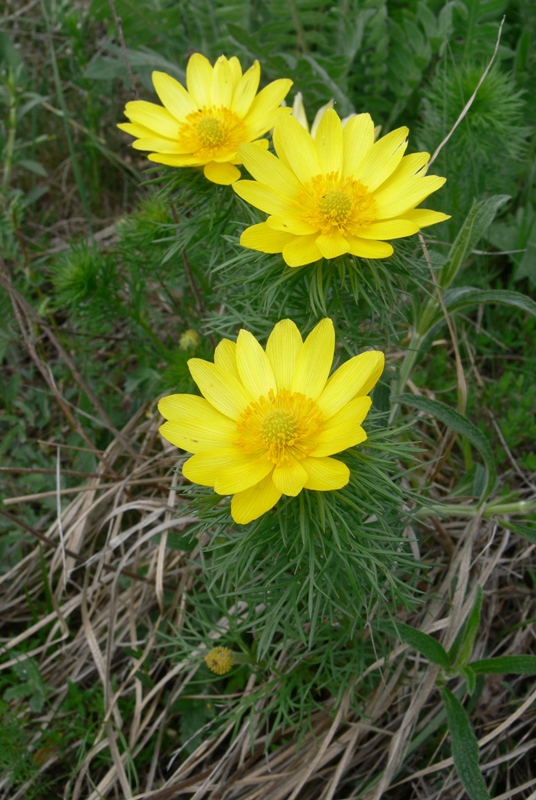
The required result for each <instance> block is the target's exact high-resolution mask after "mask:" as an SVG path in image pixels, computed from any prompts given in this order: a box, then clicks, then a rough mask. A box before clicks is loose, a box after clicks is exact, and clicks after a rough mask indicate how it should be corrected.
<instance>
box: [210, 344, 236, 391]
mask: <svg viewBox="0 0 536 800" xmlns="http://www.w3.org/2000/svg"><path fill="white" fill-rule="evenodd" d="M214 363H215V364H216V366H217V367H219V368H220V369H221V370H222V372H225V374H226V375H232V376H233V378H236V380H237V381H240V375H239V374H238V369H237V367H236V342H231V340H230V339H222V340H221V342H220V343H219V344H218V345H217V346H216V349H215V350H214Z"/></svg>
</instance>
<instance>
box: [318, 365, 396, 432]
mask: <svg viewBox="0 0 536 800" xmlns="http://www.w3.org/2000/svg"><path fill="white" fill-rule="evenodd" d="M384 365H385V356H384V355H383V353H382V352H381V351H380V350H369V351H368V352H366V353H361V355H359V356H354V357H353V358H351V359H350V360H349V361H346V362H345V363H344V364H342V365H341V366H340V367H339V368H338V369H336V370H335V372H334V373H333V375H332V376H331V377H330V379H329V380H328V382H327V384H326V388H325V389H324V391H323V392H322V394H321V395H320V397H319V398H318V400H317V401H316V402H317V404H318V407H319V408H320V410H321V411H322V414H323V416H324V419H330V418H331V417H333V415H334V414H337V412H338V411H340V410H341V409H342V408H344V406H345V405H346V404H347V403H348V402H349V401H350V400H352V399H353V398H354V397H363V396H365V395H368V393H369V392H371V391H372V389H373V388H374V386H375V385H376V384H377V382H378V381H379V379H380V376H381V374H382V372H383V368H384Z"/></svg>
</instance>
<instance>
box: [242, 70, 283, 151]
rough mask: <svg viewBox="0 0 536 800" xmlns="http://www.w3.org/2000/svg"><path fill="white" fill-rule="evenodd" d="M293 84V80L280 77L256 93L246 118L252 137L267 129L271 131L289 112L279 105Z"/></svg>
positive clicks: (254, 137)
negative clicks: (281, 117) (283, 115)
mask: <svg viewBox="0 0 536 800" xmlns="http://www.w3.org/2000/svg"><path fill="white" fill-rule="evenodd" d="M291 86H292V81H291V80H289V79H288V78H280V79H279V80H277V81H272V83H269V84H268V86H265V87H264V89H262V90H261V91H260V92H259V94H258V95H256V97H255V99H254V100H253V103H252V104H251V107H250V109H249V111H248V113H247V115H246V117H245V118H244V121H245V122H246V124H247V130H248V133H249V135H250V139H256V138H257V137H258V136H261V135H262V134H263V133H265V132H266V131H269V130H270V128H272V127H273V126H274V124H275V122H276V121H277V120H278V119H279V117H280V116H281V115H282V114H286V113H288V112H287V111H285V109H283V108H280V107H279V106H280V105H281V103H282V101H283V100H284V99H285V97H286V95H287V94H288V93H289V91H290V87H291ZM288 111H290V109H288Z"/></svg>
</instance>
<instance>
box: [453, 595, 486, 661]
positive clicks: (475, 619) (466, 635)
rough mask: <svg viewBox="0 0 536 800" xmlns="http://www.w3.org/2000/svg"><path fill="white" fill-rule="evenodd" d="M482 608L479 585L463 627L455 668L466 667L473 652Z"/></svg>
mask: <svg viewBox="0 0 536 800" xmlns="http://www.w3.org/2000/svg"><path fill="white" fill-rule="evenodd" d="M481 610H482V589H481V587H480V586H478V587H477V590H476V597H475V602H474V603H473V607H472V609H471V612H470V614H469V616H468V617H467V620H466V621H465V625H464V627H463V632H462V637H461V641H460V644H459V647H458V652H457V655H456V660H455V661H454V665H453V667H454V669H461V668H462V667H465V666H466V664H467V663H468V661H469V659H470V658H471V655H472V653H473V646H474V643H475V637H476V634H477V632H478V626H479V625H480V612H481Z"/></svg>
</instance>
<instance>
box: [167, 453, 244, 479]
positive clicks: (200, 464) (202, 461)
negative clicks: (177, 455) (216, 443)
mask: <svg viewBox="0 0 536 800" xmlns="http://www.w3.org/2000/svg"><path fill="white" fill-rule="evenodd" d="M243 455H244V453H243V451H242V450H239V449H238V448H237V447H222V448H217V449H216V450H206V451H205V452H204V453H197V454H196V455H195V456H192V457H191V458H189V459H188V460H187V461H185V462H184V464H183V465H182V474H183V475H184V477H185V478H188V480H189V481H191V482H192V483H198V484H199V485H200V486H214V484H215V483H216V481H217V480H218V476H219V475H220V473H221V472H222V471H225V470H226V469H229V467H230V466H231V465H232V464H234V462H235V460H236V458H242V457H243Z"/></svg>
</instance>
